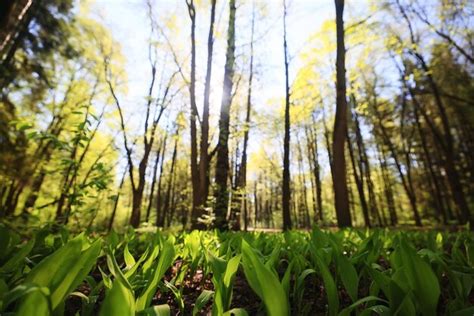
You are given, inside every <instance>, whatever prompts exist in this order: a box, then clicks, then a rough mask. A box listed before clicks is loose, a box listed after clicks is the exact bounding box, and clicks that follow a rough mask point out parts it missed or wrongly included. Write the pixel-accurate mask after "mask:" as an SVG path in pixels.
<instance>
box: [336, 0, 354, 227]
mask: <svg viewBox="0 0 474 316" xmlns="http://www.w3.org/2000/svg"><path fill="white" fill-rule="evenodd" d="M335 4H336V31H337V56H336V118H335V120H334V131H333V146H332V152H333V157H332V159H333V162H332V167H333V169H332V176H333V185H334V199H335V201H334V204H335V207H336V217H337V224H338V226H339V227H350V226H352V219H351V213H350V210H349V195H348V191H347V179H346V178H347V171H346V157H345V150H344V148H345V140H346V130H347V98H346V66H345V59H346V48H345V45H344V20H343V14H344V0H335Z"/></svg>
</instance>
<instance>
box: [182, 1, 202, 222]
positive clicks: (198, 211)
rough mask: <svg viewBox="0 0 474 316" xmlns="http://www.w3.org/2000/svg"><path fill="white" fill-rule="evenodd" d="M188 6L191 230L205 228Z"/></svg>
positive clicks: (192, 14)
mask: <svg viewBox="0 0 474 316" xmlns="http://www.w3.org/2000/svg"><path fill="white" fill-rule="evenodd" d="M186 4H187V6H188V13H189V18H190V19H191V82H190V84H189V96H190V107H191V111H190V134H191V135H190V136H191V162H190V165H191V184H192V196H193V205H192V212H191V228H193V229H203V228H205V226H204V225H203V224H202V223H201V222H200V221H199V220H198V219H199V218H200V217H201V216H202V215H203V213H204V209H203V208H202V206H201V205H200V201H201V198H200V190H199V169H198V162H197V156H198V152H197V131H196V119H197V107H196V8H195V7H194V0H186Z"/></svg>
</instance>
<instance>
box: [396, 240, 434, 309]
mask: <svg viewBox="0 0 474 316" xmlns="http://www.w3.org/2000/svg"><path fill="white" fill-rule="evenodd" d="M400 258H401V262H402V264H403V267H404V268H405V269H404V271H405V274H406V280H407V282H408V284H409V285H410V288H411V289H413V294H414V295H415V297H416V301H417V302H418V303H419V304H418V305H419V309H420V311H421V313H422V314H423V315H425V316H430V315H435V314H436V307H437V306H438V299H439V296H440V288H439V282H438V278H437V277H436V275H435V274H434V272H433V270H432V269H431V267H430V266H429V264H428V263H426V262H425V261H424V260H422V259H421V258H420V257H419V256H418V254H417V253H416V251H415V250H414V249H413V248H411V247H410V246H409V245H408V244H407V243H406V241H405V240H402V242H401V247H400Z"/></svg>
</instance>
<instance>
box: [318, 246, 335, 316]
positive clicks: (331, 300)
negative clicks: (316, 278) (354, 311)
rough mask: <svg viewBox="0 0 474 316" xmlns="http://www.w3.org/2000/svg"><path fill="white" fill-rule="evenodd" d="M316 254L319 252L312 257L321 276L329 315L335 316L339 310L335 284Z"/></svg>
mask: <svg viewBox="0 0 474 316" xmlns="http://www.w3.org/2000/svg"><path fill="white" fill-rule="evenodd" d="M318 254H319V251H317V252H316V253H315V255H314V257H315V261H316V264H317V265H318V269H319V271H320V272H321V276H322V277H323V282H324V288H325V289H326V296H327V299H328V305H329V315H330V316H333V315H336V314H337V311H338V310H339V297H338V292H337V287H336V283H335V282H334V278H333V277H332V275H331V272H330V271H329V269H328V267H327V266H326V264H325V263H324V262H323V260H322V259H321V258H320V256H319V255H318Z"/></svg>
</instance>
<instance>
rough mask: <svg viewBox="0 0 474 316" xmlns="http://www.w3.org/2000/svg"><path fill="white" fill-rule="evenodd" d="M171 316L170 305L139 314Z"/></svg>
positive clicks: (163, 305) (144, 315)
mask: <svg viewBox="0 0 474 316" xmlns="http://www.w3.org/2000/svg"><path fill="white" fill-rule="evenodd" d="M170 314H171V310H170V307H169V305H168V304H162V305H155V306H152V307H148V308H145V309H144V310H142V311H140V312H138V313H137V315H138V316H170Z"/></svg>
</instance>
